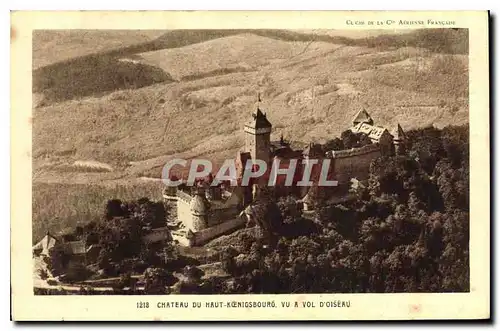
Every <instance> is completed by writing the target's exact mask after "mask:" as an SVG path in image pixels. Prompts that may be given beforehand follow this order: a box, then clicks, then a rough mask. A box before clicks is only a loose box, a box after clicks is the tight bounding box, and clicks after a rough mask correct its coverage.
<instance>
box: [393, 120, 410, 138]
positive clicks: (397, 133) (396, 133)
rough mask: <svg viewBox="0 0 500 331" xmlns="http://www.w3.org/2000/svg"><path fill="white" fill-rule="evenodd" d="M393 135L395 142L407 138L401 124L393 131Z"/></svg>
mask: <svg viewBox="0 0 500 331" xmlns="http://www.w3.org/2000/svg"><path fill="white" fill-rule="evenodd" d="M391 135H392V137H393V138H394V140H401V139H405V138H406V134H405V132H404V131H403V128H402V127H401V125H399V123H398V124H397V125H396V126H395V127H394V128H393V129H392V131H391Z"/></svg>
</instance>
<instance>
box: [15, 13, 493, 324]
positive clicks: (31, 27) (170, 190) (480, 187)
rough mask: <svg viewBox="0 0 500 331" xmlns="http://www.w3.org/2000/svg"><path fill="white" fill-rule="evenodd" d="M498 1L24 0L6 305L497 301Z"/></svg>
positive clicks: (452, 306)
mask: <svg viewBox="0 0 500 331" xmlns="http://www.w3.org/2000/svg"><path fill="white" fill-rule="evenodd" d="M488 22H489V15H488V12H480V11H476V12H467V11H463V12H409V11H406V12H397V11H394V12H370V11H365V12H352V11H350V12H293V11H290V12H285V11H284V12H280V11H274V12H258V11H255V12H215V11H213V12H202V11H200V12H196V11H195V12H144V11H143V12H98V11H95V12H50V11H48V12H22V11H21V12H13V13H12V22H11V31H12V33H11V34H12V38H11V52H12V56H11V58H12V70H11V93H12V109H11V118H12V123H11V127H12V155H11V162H12V174H11V176H12V188H11V191H12V195H11V196H12V198H11V199H12V215H11V238H12V240H11V243H12V244H11V256H12V260H11V263H12V266H11V268H12V269H11V270H12V275H11V276H12V277H11V288H12V318H13V319H14V320H17V321H35V320H50V321H60V320H64V321H73V320H81V321H85V320H87V321H88V320H103V321H104V320H113V321H128V320H136V321H234V320H253V321H270V320H292V321H293V320H353V321H354V320H413V319H416V320H419V319H421V320H426V319H488V318H489V317H490V242H489V238H490V196H489V186H490V178H489V173H490V169H489V164H490V155H489V81H488V76H489V75H488V67H489V59H488Z"/></svg>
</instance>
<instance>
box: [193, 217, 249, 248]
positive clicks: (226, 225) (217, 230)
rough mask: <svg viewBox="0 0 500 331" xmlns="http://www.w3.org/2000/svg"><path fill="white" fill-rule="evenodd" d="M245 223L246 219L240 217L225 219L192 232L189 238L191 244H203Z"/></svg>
mask: <svg viewBox="0 0 500 331" xmlns="http://www.w3.org/2000/svg"><path fill="white" fill-rule="evenodd" d="M245 223H246V220H245V219H244V218H242V217H237V218H235V219H232V220H228V221H225V222H223V223H220V224H218V225H215V226H212V227H210V228H207V229H204V230H200V231H197V232H194V233H193V234H192V238H190V240H189V241H190V245H191V246H200V245H203V244H205V243H206V242H208V241H210V240H212V239H214V238H215V237H218V236H220V235H222V234H224V233H227V232H230V231H233V230H235V229H237V228H239V227H243V226H244V225H245Z"/></svg>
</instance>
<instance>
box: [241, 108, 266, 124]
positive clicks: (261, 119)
mask: <svg viewBox="0 0 500 331" xmlns="http://www.w3.org/2000/svg"><path fill="white" fill-rule="evenodd" d="M245 126H247V127H251V128H254V129H263V128H272V124H271V122H269V121H268V119H267V116H266V114H264V113H263V112H262V111H261V110H260V108H257V111H256V112H254V113H253V114H252V119H251V120H250V121H248V122H247V123H246V124H245Z"/></svg>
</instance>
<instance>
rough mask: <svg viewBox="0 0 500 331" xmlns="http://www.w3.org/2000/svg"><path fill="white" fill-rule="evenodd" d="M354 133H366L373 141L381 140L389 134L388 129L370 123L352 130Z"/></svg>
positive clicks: (362, 124) (360, 124)
mask: <svg viewBox="0 0 500 331" xmlns="http://www.w3.org/2000/svg"><path fill="white" fill-rule="evenodd" d="M351 131H352V132H353V133H364V134H366V135H367V136H368V137H369V138H370V139H372V140H379V139H380V137H382V135H383V134H384V132H385V131H387V132H388V130H387V129H386V128H383V127H380V126H374V125H371V124H368V123H358V124H357V125H355V126H353V127H352V128H351Z"/></svg>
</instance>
